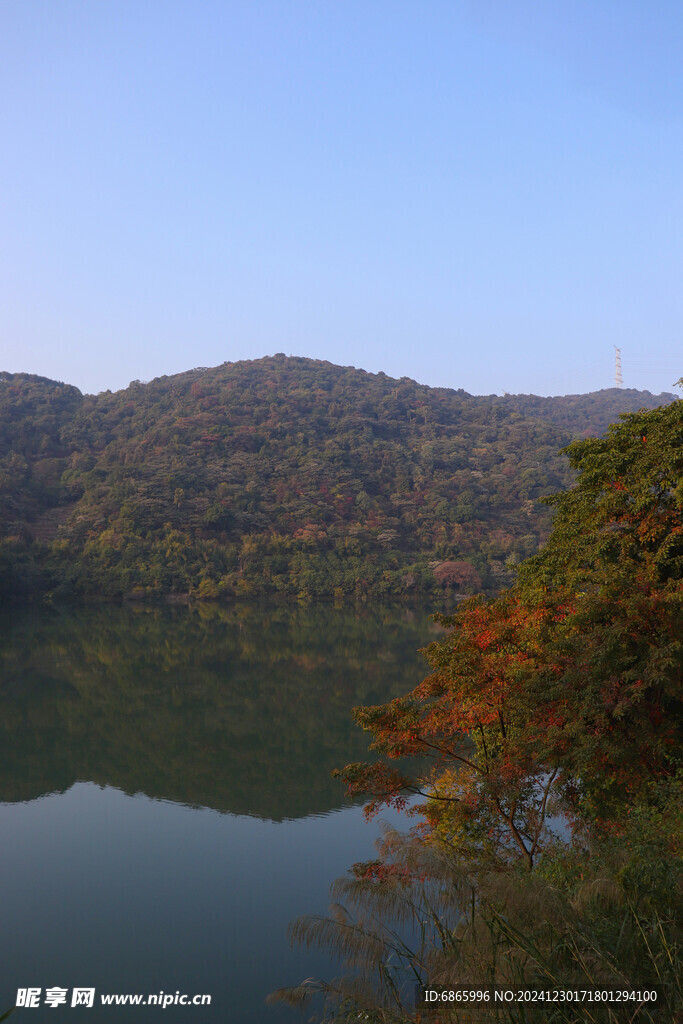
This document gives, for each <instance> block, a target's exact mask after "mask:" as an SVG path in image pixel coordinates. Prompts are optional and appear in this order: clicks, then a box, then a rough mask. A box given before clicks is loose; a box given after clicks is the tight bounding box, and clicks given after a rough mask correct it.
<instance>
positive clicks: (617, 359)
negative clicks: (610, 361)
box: [614, 345, 624, 388]
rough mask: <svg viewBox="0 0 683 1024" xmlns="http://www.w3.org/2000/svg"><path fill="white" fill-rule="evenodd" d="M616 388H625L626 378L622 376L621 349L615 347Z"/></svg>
mask: <svg viewBox="0 0 683 1024" xmlns="http://www.w3.org/2000/svg"><path fill="white" fill-rule="evenodd" d="M614 386H615V388H623V386H624V378H623V377H622V376H621V349H620V348H617V346H616V345H615V346H614Z"/></svg>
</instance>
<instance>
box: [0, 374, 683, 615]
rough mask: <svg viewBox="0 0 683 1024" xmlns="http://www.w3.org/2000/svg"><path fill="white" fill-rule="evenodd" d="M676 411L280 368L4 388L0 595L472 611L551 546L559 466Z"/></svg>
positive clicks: (27, 380) (650, 400)
mask: <svg viewBox="0 0 683 1024" xmlns="http://www.w3.org/2000/svg"><path fill="white" fill-rule="evenodd" d="M675 400H676V399H675V396H673V395H667V394H663V395H658V396H655V395H651V394H650V393H649V392H641V391H633V390H625V389H610V390H606V391H600V392H595V393H593V394H589V395H573V396H564V397H559V398H540V397H537V396H534V395H506V396H504V397H499V396H496V395H491V396H487V397H478V396H472V395H469V394H467V393H466V392H464V391H461V390H460V391H452V390H449V389H446V388H429V387H426V386H425V385H421V384H417V383H416V382H415V381H412V380H409V379H408V378H402V379H401V380H394V379H392V378H390V377H387V376H386V375H385V374H382V373H380V374H370V373H366V372H365V371H362V370H357V369H354V368H353V367H341V366H334V365H332V364H331V363H327V362H320V361H317V360H312V359H300V358H291V357H290V358H286V357H285V356H281V355H278V356H274V357H272V358H270V357H269V358H264V359H259V360H254V361H250V362H238V363H224V364H223V365H222V366H219V367H216V368H213V369H205V368H199V369H194V370H190V371H188V372H187V373H182V374H178V375H176V376H172V377H159V378H156V379H155V380H153V381H150V382H149V383H145V384H143V383H140V382H137V381H136V382H133V383H132V384H131V385H130V386H129V387H128V388H126V389H125V390H123V391H119V392H116V393H113V394H112V393H111V392H105V393H102V394H99V395H82V394H81V393H80V391H78V389H77V388H74V387H71V386H69V385H65V384H60V383H57V382H55V381H51V380H48V379H47V378H44V377H37V376H33V375H29V374H9V373H2V374H0V496H1V499H2V504H1V506H0V517H1V518H0V537H1V538H2V540H1V541H0V580H1V582H0V592H1V593H2V594H4V596H5V597H9V596H12V595H21V594H24V595H30V594H34V593H43V592H46V591H49V592H52V593H55V594H73V595H85V594H90V595H97V596H101V597H118V596H129V597H130V596H132V597H144V596H154V595H163V594H191V595H193V596H196V597H203V598H216V597H230V596H232V595H235V594H238V595H239V594H243V595H249V594H255V593H263V592H270V593H286V594H296V595H298V596H301V597H315V596H322V595H334V594H336V595H337V596H338V597H341V595H344V594H354V595H356V596H358V597H362V596H363V595H367V594H369V593H373V594H376V595H386V596H390V595H398V594H409V593H412V592H418V591H423V592H424V591H436V592H437V593H441V592H446V593H447V594H457V593H465V592H469V591H471V590H476V589H479V588H480V587H482V586H483V587H484V588H488V589H492V588H495V587H497V586H500V585H502V584H504V583H506V582H508V581H509V580H510V579H511V572H512V569H513V567H514V565H515V564H516V562H518V561H520V560H521V559H522V558H525V557H527V556H528V555H530V554H532V553H533V552H535V551H536V550H537V548H538V546H539V544H540V543H542V541H543V539H544V537H545V536H546V534H547V531H548V527H549V522H550V518H549V517H550V512H549V510H548V509H547V508H546V507H544V506H543V505H540V506H539V505H538V504H536V501H537V499H538V498H539V497H542V496H543V495H546V494H549V493H552V492H553V491H557V490H559V489H562V488H564V487H567V486H568V485H569V484H570V483H571V475H570V471H569V468H568V465H567V461H566V459H565V458H564V456H562V455H559V454H558V451H559V449H560V448H561V447H563V446H564V445H565V444H567V443H568V442H569V441H570V440H571V439H572V438H574V437H585V436H589V435H598V434H601V433H604V431H605V430H606V429H607V426H608V424H609V423H610V422H614V421H615V420H616V419H617V418H618V415H619V414H620V413H627V412H632V411H636V410H638V409H640V408H648V409H649V408H654V407H655V406H657V405H661V404H665V403H668V402H671V401H675Z"/></svg>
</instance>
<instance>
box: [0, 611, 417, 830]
mask: <svg viewBox="0 0 683 1024" xmlns="http://www.w3.org/2000/svg"><path fill="white" fill-rule="evenodd" d="M434 628H435V627H433V626H432V625H431V624H430V623H429V621H428V620H427V611H421V612H414V613H410V612H408V613H407V612H406V611H405V610H397V609H375V610H373V611H369V610H368V609H367V607H364V608H363V609H362V611H361V612H359V613H355V612H354V611H352V610H351V611H350V610H348V609H346V610H336V609H333V608H331V607H319V608H314V609H311V608H300V607H295V608H291V607H287V608H284V607H279V608H272V607H271V608H267V609H264V608H258V607H255V606H240V607H235V608H229V609H226V608H222V607H218V606H213V605H211V606H199V607H198V606H192V607H187V608H186V607H181V608H178V607H172V608H167V607H164V608H147V607H114V608H112V607H106V608H96V609H90V610H78V611H64V610H61V611H59V612H57V611H53V612H42V611H41V612H40V613H39V614H38V613H30V612H27V613H26V614H22V615H21V616H20V617H18V618H17V617H15V618H12V619H11V620H8V619H3V620H2V621H1V622H0V742H1V743H2V749H3V758H2V762H1V764H0V799H2V800H7V801H14V800H26V799H32V798H35V797H37V796H39V795H41V794H43V793H46V792H52V791H55V790H63V789H66V788H68V787H69V786H70V785H72V783H73V782H75V781H77V780H91V781H94V782H97V783H99V784H101V785H112V786H116V787H119V788H121V789H123V790H125V791H127V792H140V791H142V792H145V793H147V794H148V795H150V796H153V797H159V798H163V799H168V800H177V801H181V802H185V803H191V804H201V805H204V806H209V807H215V808H217V809H220V810H225V811H233V812H235V813H240V814H255V815H258V816H260V817H267V818H273V819H280V818H284V817H298V816H302V815H305V814H310V813H314V812H322V811H327V810H329V809H331V808H332V807H335V806H338V805H339V804H340V803H341V802H342V799H343V794H342V787H341V785H340V783H338V782H335V781H334V780H332V779H331V778H330V772H331V770H332V769H333V768H335V767H338V766H339V765H340V764H344V763H345V762H347V761H350V760H356V759H359V758H362V757H364V755H365V750H366V740H365V737H364V735H363V734H362V733H361V732H360V731H359V730H358V729H357V727H355V726H354V725H353V723H352V721H351V717H350V713H349V712H350V708H351V707H352V706H353V705H356V704H374V703H378V702H380V701H385V700H387V699H389V698H391V697H392V696H395V695H397V694H399V693H401V692H404V691H405V690H406V689H407V688H409V687H411V686H413V685H414V684H415V682H416V680H417V679H419V678H420V675H421V674H422V663H421V659H420V656H419V654H418V653H417V649H418V648H419V647H420V646H423V645H424V644H425V643H426V642H427V641H428V640H429V638H430V631H431V630H432V629H434Z"/></svg>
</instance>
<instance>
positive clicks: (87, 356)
mask: <svg viewBox="0 0 683 1024" xmlns="http://www.w3.org/2000/svg"><path fill="white" fill-rule="evenodd" d="M681 52H683V5H682V4H681V3H680V0H657V2H655V3H652V0H642V2H640V0H639V2H636V0H599V2H598V3H596V2H595V0H554V2H553V0H499V2H498V0H444V2H434V0H420V2H419V3H417V2H415V0H411V2H404V0H391V2H385V0H344V2H338V0H337V2H333V0H306V2H304V0H233V2H229V0H223V2H217V0H193V2H188V0H98V2H93V0H3V3H2V5H1V6H0V97H1V99H0V141H1V145H0V240H1V243H2V244H1V246H0V339H2V342H1V348H0V368H2V369H8V370H12V371H18V370H25V371H30V372H33V373H40V374H43V375H46V376H50V377H54V378H56V379H59V380H66V381H69V382H70V383H74V384H76V385H77V386H78V387H80V388H81V389H82V390H84V391H100V390H104V389H106V388H112V389H116V388H119V387H123V386H125V385H127V384H128V382H129V381H130V380H132V379H142V380H147V379H150V378H152V377H154V376H158V375H161V374H164V373H166V374H169V373H175V372H179V371H182V370H185V369H189V368H190V367H193V366H212V365H216V364H218V363H221V362H223V361H224V360H237V359H252V358H258V357H259V356H262V355H266V354H272V353H275V352H285V353H287V354H290V353H291V354H294V355H305V356H312V357H315V358H319V359H328V360H330V361H331V362H335V363H341V364H344V365H355V366H361V367H364V368H365V369H367V370H371V371H379V370H383V371H385V372H386V373H388V374H390V375H392V376H396V377H401V376H409V377H413V378H415V379H417V380H419V381H422V382H424V383H427V384H432V385H440V386H447V387H463V388H465V389H466V390H468V391H471V392H473V393H477V394H482V393H483V394H486V393H491V392H499V393H502V392H503V391H504V390H505V391H510V392H536V393H540V394H562V393H571V392H576V391H588V390H593V389H597V388H600V387H609V386H611V384H612V382H613V379H614V347H613V346H614V345H619V346H620V347H621V350H622V363H623V374H624V383H625V385H626V386H629V387H640V388H647V389H649V390H652V391H656V392H659V391H661V390H667V391H671V390H673V389H672V386H671V385H672V384H673V382H674V381H675V380H676V379H677V378H678V377H680V376H681V375H682V374H683V341H682V339H683V332H682V326H683V317H682V314H683V287H682V286H681V279H682V274H681V271H682V266H681V264H682V260H681V253H682V247H683V230H682V229H683V217H682V212H683V189H682V180H683V173H682V168H683V117H682V114H683V61H681V58H680V55H681Z"/></svg>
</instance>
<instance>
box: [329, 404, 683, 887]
mask: <svg viewBox="0 0 683 1024" xmlns="http://www.w3.org/2000/svg"><path fill="white" fill-rule="evenodd" d="M682 414H683V403H681V402H676V403H674V404H673V405H671V406H668V407H665V408H661V409H656V410H654V411H652V412H644V413H637V414H633V415H630V416H628V417H625V418H624V420H623V422H622V423H621V424H619V425H618V426H614V427H612V428H610V431H609V432H608V435H607V437H606V438H604V439H602V440H596V439H590V440H585V441H580V442H576V443H574V444H572V445H571V446H570V447H569V448H568V449H567V453H568V455H569V457H570V459H571V461H572V463H573V465H574V467H575V468H576V470H577V471H578V474H579V479H578V483H577V485H576V486H575V487H574V488H573V489H572V490H570V491H569V492H567V493H565V494H561V495H558V496H556V497H554V498H552V499H550V500H551V503H552V504H553V505H554V506H555V508H556V516H555V522H554V527H553V530H552V533H551V536H550V539H549V541H548V544H547V545H546V547H545V549H544V551H543V552H542V553H541V554H540V555H539V556H537V557H536V558H534V559H531V560H530V561H529V562H527V563H526V565H524V566H523V567H522V569H521V571H520V574H519V580H518V583H517V585H516V586H515V587H514V588H513V589H512V590H510V591H508V592H506V593H505V594H503V595H501V596H500V597H499V598H497V599H495V600H483V599H471V600H470V601H468V602H465V603H464V605H463V606H462V607H461V608H460V610H459V611H458V612H457V614H456V615H454V616H452V617H451V618H443V617H441V618H440V621H441V622H442V624H443V625H444V626H446V627H447V628H448V629H449V630H450V632H449V633H448V635H447V637H446V638H445V639H444V640H443V641H441V642H439V643H435V644H432V645H431V646H430V647H429V648H428V649H427V651H426V654H427V657H428V660H429V662H430V665H431V667H432V670H433V671H432V674H431V675H429V676H428V677H427V678H426V679H425V680H424V681H423V682H422V683H420V684H419V685H418V686H417V687H416V688H415V689H414V690H413V691H412V693H410V694H408V695H407V696H406V697H403V698H399V699H397V700H394V701H392V702H391V703H389V704H386V705H382V706H378V707H364V708H358V709H356V712H355V715H356V720H357V721H358V722H359V724H361V725H362V726H363V728H365V729H367V730H368V731H370V732H371V733H372V734H373V744H372V746H373V748H374V749H375V750H376V751H377V752H378V753H380V754H381V755H383V758H384V759H383V760H382V761H378V762H375V763H367V764H355V765H349V766H347V767H346V768H344V769H343V770H342V771H341V773H340V774H341V775H342V777H343V778H344V779H345V780H346V782H347V784H348V787H349V791H350V792H351V793H352V794H354V795H358V794H360V793H367V794H368V795H369V796H370V802H369V803H368V805H367V812H368V813H369V814H372V813H375V812H376V811H377V810H378V809H379V808H380V807H381V806H382V805H384V804H393V805H395V806H399V807H400V806H404V805H405V803H406V801H407V798H408V796H409V795H410V794H415V793H417V794H420V795H422V796H424V797H425V803H424V804H423V805H421V806H420V808H419V810H420V812H421V813H422V815H423V816H424V821H425V824H424V825H423V826H422V828H423V831H426V832H428V833H429V834H431V835H432V836H434V837H438V838H440V839H441V840H443V841H445V842H447V843H448V844H450V845H451V847H453V848H454V849H455V850H456V851H457V852H458V854H459V855H461V856H463V857H464V858H466V859H469V860H475V859H476V860H477V861H478V862H480V863H487V864H490V863H491V862H492V861H497V862H498V863H501V864H503V863H505V862H509V860H510V859H511V858H512V859H513V858H515V857H517V858H520V859H521V860H522V861H523V862H524V863H525V864H526V866H527V867H528V868H531V867H532V866H533V865H534V862H535V861H536V859H537V856H538V854H539V852H540V851H541V850H542V849H543V845H544V843H545V842H547V841H548V839H549V832H548V829H547V827H546V826H547V818H548V814H549V811H550V810H551V808H552V807H553V805H556V804H557V803H558V802H561V803H562V806H563V807H564V809H565V810H566V811H570V812H571V813H572V814H574V815H575V816H576V815H578V816H579V818H580V819H581V820H582V821H583V822H584V823H585V822H587V821H588V820H591V821H592V822H593V823H595V821H596V820H601V821H602V822H605V821H607V822H612V823H613V822H615V821H617V820H618V819H619V817H620V815H622V814H623V813H624V810H625V809H627V808H628V806H629V805H633V804H635V803H636V802H637V801H638V800H643V799H645V800H646V799H648V793H650V794H651V793H652V792H654V791H655V790H656V789H657V787H658V786H659V785H660V784H661V783H662V782H663V783H664V784H666V780H667V779H669V778H671V777H672V775H673V774H674V770H675V761H674V756H673V755H674V752H675V750H676V745H677V740H678V732H677V730H678V728H679V723H680V684H681V667H682V655H683V647H682V643H681V638H682V636H683V602H682V600H681V598H682V587H681V580H682V578H683V572H682V569H683V528H682V520H681V509H682V505H683V415H682ZM406 757H420V758H425V757H426V758H429V759H431V762H432V768H431V770H429V771H427V772H422V773H421V774H420V775H418V777H416V778H414V777H411V776H409V775H408V774H404V773H402V772H401V771H399V770H398V768H396V767H395V766H394V765H395V764H396V762H397V761H398V759H400V758H406Z"/></svg>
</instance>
